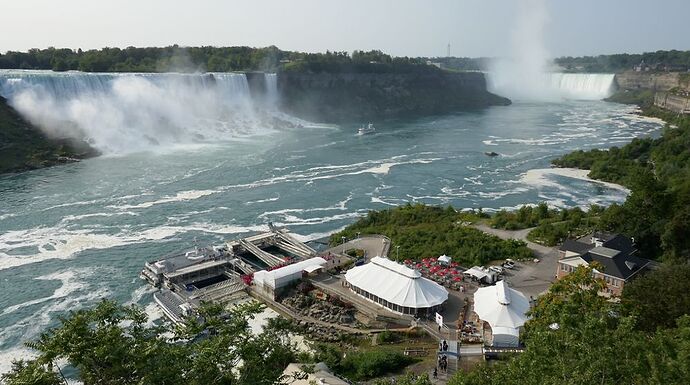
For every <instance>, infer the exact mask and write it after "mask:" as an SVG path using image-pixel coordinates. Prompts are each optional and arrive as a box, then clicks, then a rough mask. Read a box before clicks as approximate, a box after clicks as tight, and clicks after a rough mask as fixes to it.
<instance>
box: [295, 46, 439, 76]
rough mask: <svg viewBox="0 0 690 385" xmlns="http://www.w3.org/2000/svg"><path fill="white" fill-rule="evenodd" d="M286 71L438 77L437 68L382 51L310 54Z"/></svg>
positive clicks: (296, 61)
mask: <svg viewBox="0 0 690 385" xmlns="http://www.w3.org/2000/svg"><path fill="white" fill-rule="evenodd" d="M282 69H283V70H284V71H296V72H314V73H320V72H327V73H434V72H438V71H440V70H439V69H438V68H437V67H434V66H431V65H427V64H426V61H424V60H421V59H416V58H409V57H393V56H390V55H388V54H385V53H383V52H381V51H378V50H374V51H368V52H364V51H354V52H353V53H352V55H350V54H348V53H347V52H337V51H336V52H330V51H326V53H307V54H303V55H302V56H301V57H299V58H298V59H297V60H294V61H291V62H289V63H285V64H284V65H283V66H282Z"/></svg>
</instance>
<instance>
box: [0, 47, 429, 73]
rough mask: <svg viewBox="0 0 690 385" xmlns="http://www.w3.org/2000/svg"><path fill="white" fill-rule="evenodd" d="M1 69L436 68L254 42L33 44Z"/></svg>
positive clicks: (8, 56)
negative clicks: (41, 46) (103, 45)
mask: <svg viewBox="0 0 690 385" xmlns="http://www.w3.org/2000/svg"><path fill="white" fill-rule="evenodd" d="M0 68H1V69H30V70H53V71H69V70H79V71H84V72H167V71H178V72H197V71H201V72H203V71H210V72H229V71H279V70H286V71H309V72H371V73H379V72H392V73H410V72H413V73H416V72H428V71H432V72H433V71H438V68H436V67H433V66H429V65H427V64H426V61H425V60H422V59H415V58H408V57H392V56H390V55H388V54H385V53H383V52H381V51H378V50H373V51H366V52H365V51H354V52H353V53H352V55H350V54H348V53H347V52H330V51H327V52H326V53H302V52H293V51H283V50H280V49H278V48H277V47H275V46H270V47H265V48H252V47H209V46H206V47H180V46H177V45H173V46H169V47H146V48H137V47H127V48H124V49H120V48H103V49H98V50H88V51H83V50H81V49H77V50H72V49H69V48H52V47H51V48H47V49H30V50H29V51H27V52H15V51H8V52H6V53H5V54H0Z"/></svg>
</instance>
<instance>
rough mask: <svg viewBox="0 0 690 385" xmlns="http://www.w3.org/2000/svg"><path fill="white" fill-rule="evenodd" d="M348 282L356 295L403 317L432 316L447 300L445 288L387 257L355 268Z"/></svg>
mask: <svg viewBox="0 0 690 385" xmlns="http://www.w3.org/2000/svg"><path fill="white" fill-rule="evenodd" d="M345 280H346V281H347V284H348V286H349V287H350V289H351V290H352V291H354V292H355V293H357V294H359V295H360V296H362V297H364V298H366V299H368V300H369V301H372V302H374V303H376V304H378V305H380V306H383V307H386V308H388V309H389V310H391V311H394V312H396V313H401V314H413V315H420V316H421V315H430V314H433V313H434V312H436V311H438V310H439V309H440V308H441V305H442V304H443V303H444V302H446V301H447V300H448V291H447V290H446V288H444V287H443V286H441V285H439V284H437V283H436V282H434V281H432V280H430V279H427V278H424V277H422V274H421V273H420V272H419V271H417V270H414V269H411V268H409V267H407V266H404V265H401V264H399V263H396V262H393V261H391V260H389V259H388V258H382V257H374V258H372V259H371V262H369V263H367V264H365V265H362V266H356V267H353V268H352V269H350V270H348V271H347V273H346V274H345Z"/></svg>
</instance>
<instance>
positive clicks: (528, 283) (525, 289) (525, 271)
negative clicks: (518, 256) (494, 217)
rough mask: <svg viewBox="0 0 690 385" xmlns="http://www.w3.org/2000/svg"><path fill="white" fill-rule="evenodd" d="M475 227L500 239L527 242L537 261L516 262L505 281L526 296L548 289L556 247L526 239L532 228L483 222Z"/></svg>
mask: <svg viewBox="0 0 690 385" xmlns="http://www.w3.org/2000/svg"><path fill="white" fill-rule="evenodd" d="M473 226H474V227H475V228H476V229H478V230H481V231H483V232H485V233H488V234H493V235H496V236H497V237H499V238H501V239H519V240H521V241H525V242H526V243H527V247H528V248H529V249H530V250H532V252H534V255H535V256H536V257H537V258H539V263H534V262H518V263H517V264H516V266H515V269H513V270H508V271H507V274H506V281H508V283H510V285H511V286H512V287H513V288H515V289H517V290H520V291H521V292H522V293H523V294H525V295H526V296H531V297H535V298H536V297H537V296H538V295H540V294H541V293H543V292H545V291H546V290H548V288H549V287H551V284H552V283H553V282H554V280H555V277H556V266H557V263H558V257H559V253H558V249H557V248H554V247H547V246H542V245H538V244H536V243H534V242H530V241H528V240H527V234H528V233H529V232H530V230H532V229H524V230H517V231H510V230H501V229H493V228H491V227H489V226H486V225H483V224H477V225H473Z"/></svg>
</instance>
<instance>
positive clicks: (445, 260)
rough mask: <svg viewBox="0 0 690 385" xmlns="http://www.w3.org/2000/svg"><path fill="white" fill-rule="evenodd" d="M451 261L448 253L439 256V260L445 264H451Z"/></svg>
mask: <svg viewBox="0 0 690 385" xmlns="http://www.w3.org/2000/svg"><path fill="white" fill-rule="evenodd" d="M450 261H451V259H450V257H449V256H447V255H445V254H443V255H442V256H440V257H438V262H439V263H443V264H445V265H449V264H450Z"/></svg>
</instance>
